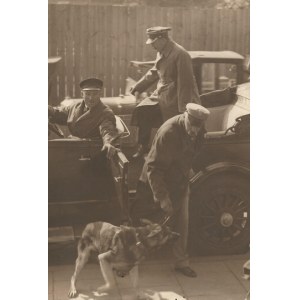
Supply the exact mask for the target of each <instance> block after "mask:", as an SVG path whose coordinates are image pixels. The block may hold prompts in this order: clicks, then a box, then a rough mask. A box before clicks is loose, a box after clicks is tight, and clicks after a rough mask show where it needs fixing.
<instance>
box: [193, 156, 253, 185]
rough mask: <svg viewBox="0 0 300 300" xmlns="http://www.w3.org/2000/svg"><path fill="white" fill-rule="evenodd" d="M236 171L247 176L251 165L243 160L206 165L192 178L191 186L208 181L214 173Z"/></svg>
mask: <svg viewBox="0 0 300 300" xmlns="http://www.w3.org/2000/svg"><path fill="white" fill-rule="evenodd" d="M227 172H229V173H236V174H241V175H245V176H249V175H250V166H249V165H248V164H245V163H241V162H233V161H222V162H216V163H213V164H210V165H208V166H206V167H205V168H203V169H201V170H200V171H198V172H197V173H196V174H195V175H194V176H193V177H192V178H191V179H190V186H191V189H192V190H193V189H194V188H195V187H196V186H198V185H199V184H201V183H203V182H204V181H206V180H207V179H208V178H210V177H211V176H212V175H216V174H221V173H227Z"/></svg>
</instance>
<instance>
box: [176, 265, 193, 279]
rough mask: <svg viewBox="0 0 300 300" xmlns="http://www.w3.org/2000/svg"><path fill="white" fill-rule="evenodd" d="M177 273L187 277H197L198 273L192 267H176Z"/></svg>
mask: <svg viewBox="0 0 300 300" xmlns="http://www.w3.org/2000/svg"><path fill="white" fill-rule="evenodd" d="M175 271H177V272H180V273H181V274H183V275H185V276H187V277H197V273H196V272H195V271H194V270H192V269H191V268H190V267H176V268H175Z"/></svg>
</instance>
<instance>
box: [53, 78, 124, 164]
mask: <svg viewBox="0 0 300 300" xmlns="http://www.w3.org/2000/svg"><path fill="white" fill-rule="evenodd" d="M79 85H80V88H81V95H82V97H83V99H82V100H81V101H80V102H79V103H78V102H77V103H73V104H71V105H70V106H63V107H52V106H48V116H49V121H50V122H53V123H57V124H60V125H68V128H69V131H70V133H71V134H72V135H74V136H76V137H79V138H97V137H102V139H103V148H102V150H104V151H106V153H107V158H109V159H110V158H112V157H113V156H114V154H115V153H116V151H118V150H117V148H116V147H115V146H114V142H115V141H116V139H117V137H118V131H117V128H116V118H115V115H114V113H113V111H112V110H111V109H110V108H109V107H107V106H106V105H104V104H103V103H102V102H101V99H100V93H101V89H102V86H103V82H102V81H101V80H100V79H97V78H88V79H85V80H83V81H81V82H80V84H79Z"/></svg>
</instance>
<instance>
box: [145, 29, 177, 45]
mask: <svg viewBox="0 0 300 300" xmlns="http://www.w3.org/2000/svg"><path fill="white" fill-rule="evenodd" d="M170 30H171V27H162V26H155V27H151V28H148V29H147V30H146V33H147V35H148V40H147V41H146V44H147V45H149V44H152V43H153V42H155V41H156V40H157V39H158V38H161V37H168V31H170Z"/></svg>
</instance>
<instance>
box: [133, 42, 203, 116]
mask: <svg viewBox="0 0 300 300" xmlns="http://www.w3.org/2000/svg"><path fill="white" fill-rule="evenodd" d="M157 80H158V83H157V88H156V90H155V91H154V92H153V93H152V95H151V96H150V97H149V98H146V99H145V100H144V101H142V102H141V103H140V104H139V105H138V106H143V105H151V104H156V103H157V102H158V103H159V105H160V108H161V111H162V115H163V119H164V120H167V119H169V118H171V117H173V116H175V115H178V114H179V113H182V112H184V111H185V106H186V104H187V103H190V102H199V94H198V88H197V86H196V81H195V78H194V74H193V67H192V59H191V57H190V55H189V53H188V52H187V51H186V50H185V49H184V48H183V47H182V46H180V45H178V44H177V43H175V42H174V41H171V40H169V41H168V42H167V44H166V46H165V47H164V49H163V50H162V52H161V53H159V52H158V53H157V57H156V61H155V65H154V66H153V68H151V69H150V70H149V71H148V72H147V73H146V74H145V75H144V76H143V77H142V78H141V79H140V80H139V81H138V82H137V83H136V85H135V86H134V87H133V89H132V93H133V94H134V92H135V91H138V92H140V93H141V92H143V91H145V90H146V89H147V88H149V87H150V86H151V85H152V84H153V83H154V82H155V81H157Z"/></svg>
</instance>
